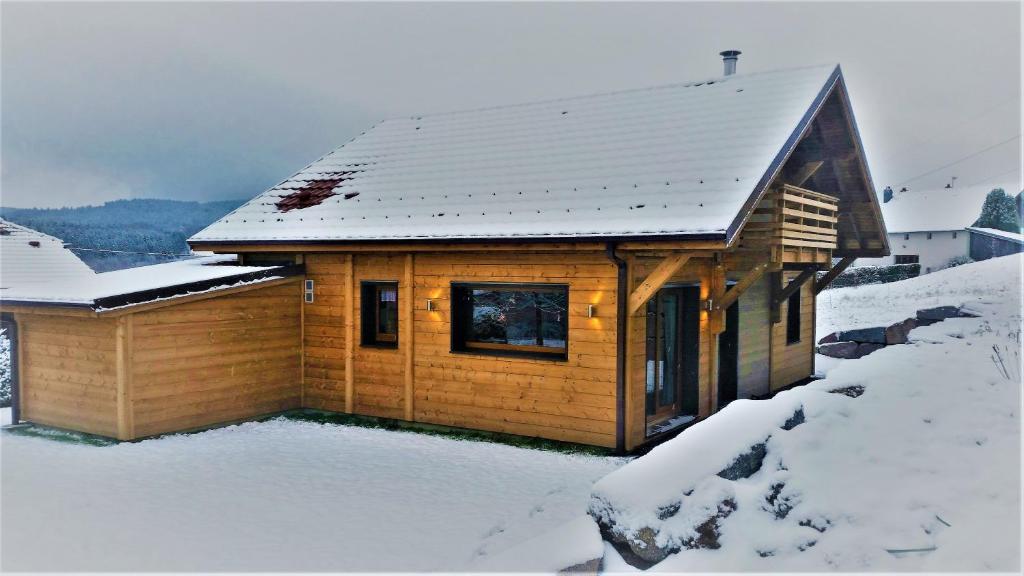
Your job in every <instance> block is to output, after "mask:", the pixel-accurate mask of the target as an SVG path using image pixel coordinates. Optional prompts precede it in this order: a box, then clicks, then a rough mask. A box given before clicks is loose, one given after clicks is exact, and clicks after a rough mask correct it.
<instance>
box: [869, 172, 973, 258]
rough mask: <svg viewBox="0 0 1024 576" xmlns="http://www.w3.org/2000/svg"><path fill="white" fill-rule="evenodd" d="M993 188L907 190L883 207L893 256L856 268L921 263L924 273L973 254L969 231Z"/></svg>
mask: <svg viewBox="0 0 1024 576" xmlns="http://www.w3.org/2000/svg"><path fill="white" fill-rule="evenodd" d="M990 190H991V188H984V187H981V188H979V187H974V188H944V189H940V190H926V191H920V192H918V191H907V192H902V193H897V194H896V196H895V198H893V199H892V200H890V201H889V202H886V203H885V204H882V216H883V217H884V218H885V227H886V229H887V230H888V232H889V246H890V248H891V249H892V255H891V256H886V257H884V258H861V259H858V260H857V261H856V262H855V263H854V264H853V265H854V266H885V265H889V264H915V263H916V264H920V265H921V273H922V274H927V273H929V272H935V271H936V270H941V269H943V268H945V267H947V266H948V265H949V262H950V260H952V259H954V258H958V257H960V258H965V257H968V256H969V255H970V234H969V233H968V232H967V228H968V227H969V226H971V225H972V224H974V222H975V221H977V220H978V217H979V216H981V207H982V205H984V203H985V196H986V195H987V194H988V193H989V191H990Z"/></svg>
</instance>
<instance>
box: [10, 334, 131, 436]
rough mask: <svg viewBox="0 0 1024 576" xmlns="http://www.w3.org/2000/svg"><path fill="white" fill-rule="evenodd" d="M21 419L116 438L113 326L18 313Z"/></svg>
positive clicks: (115, 357) (115, 361) (115, 353)
mask: <svg viewBox="0 0 1024 576" xmlns="http://www.w3.org/2000/svg"><path fill="white" fill-rule="evenodd" d="M18 320H19V326H20V331H19V334H18V337H19V340H20V344H21V345H20V346H19V348H20V351H21V353H22V356H21V359H22V365H21V387H22V388H21V418H22V420H26V421H29V422H34V423H37V424H44V425H47V426H55V427H58V428H67V429H69V430H77V431H80V432H87V433H90V434H99V435H101V436H110V437H116V436H117V350H116V338H115V335H116V332H117V322H116V321H115V320H112V319H102V318H76V317H67V316H46V315H39V314H22V315H20V316H19V318H18Z"/></svg>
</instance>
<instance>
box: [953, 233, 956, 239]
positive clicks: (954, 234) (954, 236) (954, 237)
mask: <svg viewBox="0 0 1024 576" xmlns="http://www.w3.org/2000/svg"><path fill="white" fill-rule="evenodd" d="M953 239H954V240H955V239H956V231H954V232H953Z"/></svg>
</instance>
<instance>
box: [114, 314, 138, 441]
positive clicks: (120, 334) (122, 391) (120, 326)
mask: <svg viewBox="0 0 1024 576" xmlns="http://www.w3.org/2000/svg"><path fill="white" fill-rule="evenodd" d="M133 318H134V316H132V315H131V314H128V315H126V316H121V317H120V318H118V319H117V336H116V340H117V342H116V362H117V439H118V440H132V439H133V438H135V423H134V414H133V412H134V410H133V408H132V349H133V347H134V343H133V336H132V332H133V328H132V326H133V322H132V319H133Z"/></svg>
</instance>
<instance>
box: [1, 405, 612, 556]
mask: <svg viewBox="0 0 1024 576" xmlns="http://www.w3.org/2000/svg"><path fill="white" fill-rule="evenodd" d="M4 418H5V419H9V418H10V415H9V410H7V409H5V410H4ZM0 457H2V461H0V479H2V485H0V503H2V505H3V510H2V514H0V517H2V530H3V539H2V549H0V557H2V560H0V563H2V565H0V568H2V569H3V570H4V571H29V570H33V571H35V570H42V571H68V570H84V571H120V570H127V571H155V570H161V571H204V572H207V571H281V572H284V571H288V572H294V571H314V570H321V571H346V572H350V571H430V570H460V569H466V567H467V566H469V565H470V564H471V563H475V562H479V561H481V559H482V558H481V557H483V556H486V555H495V554H499V553H500V552H502V551H503V550H505V549H507V548H509V547H511V546H513V545H516V544H518V543H520V542H524V541H527V540H529V539H531V538H533V537H534V536H536V535H537V534H539V533H541V532H544V531H547V530H550V529H551V528H553V527H555V526H558V525H561V524H564V523H566V522H569V521H571V520H572V519H574V518H578V517H579V516H580V515H581V514H583V513H584V511H585V510H586V502H587V497H588V495H589V492H590V488H591V485H592V484H593V482H594V481H595V480H597V479H598V478H600V477H602V476H604V475H605V474H607V473H608V472H610V471H612V470H614V469H615V468H617V467H618V466H620V465H622V464H623V463H624V462H625V460H623V459H619V458H601V457H594V456H579V455H566V454H559V453H554V452H545V451H538V450H526V449H521V448H514V447H510V446H505V445H500V444H490V443H484V442H469V441H457V440H452V439H449V438H444V437H438V436H429V435H423V434H416V433H407V432H393V431H385V430H378V429H367V428H360V427H352V426H338V425H331V424H326V425H321V424H314V423H309V422H298V421H291V420H285V419H275V420H271V421H268V422H263V423H246V424H241V425H238V426H231V427H228V428H222V429H218V430H211V431H208V432H203V433H199V434H192V435H179V436H169V437H164V438H159V439H153V440H147V441H143V442H139V443H131V444H119V445H114V446H104V447H97V446H86V445H81V444H71V443H66V442H58V441H54V440H49V439H41V438H34V437H26V436H16V435H13V434H0Z"/></svg>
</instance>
